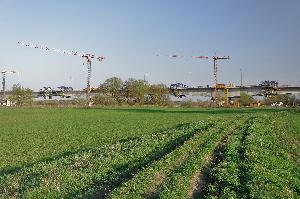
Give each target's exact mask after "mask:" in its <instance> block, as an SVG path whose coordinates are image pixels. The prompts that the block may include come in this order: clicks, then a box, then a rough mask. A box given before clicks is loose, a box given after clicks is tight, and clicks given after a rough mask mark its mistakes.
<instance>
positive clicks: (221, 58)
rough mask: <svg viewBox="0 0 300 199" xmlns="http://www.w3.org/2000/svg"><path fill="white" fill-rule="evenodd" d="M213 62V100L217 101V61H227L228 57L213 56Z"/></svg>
mask: <svg viewBox="0 0 300 199" xmlns="http://www.w3.org/2000/svg"><path fill="white" fill-rule="evenodd" d="M212 59H213V60H214V80H215V90H214V100H217V98H218V97H217V86H218V60H224V59H227V60H228V59H229V56H213V57H212Z"/></svg>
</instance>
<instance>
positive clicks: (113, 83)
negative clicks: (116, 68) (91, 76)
mask: <svg viewBox="0 0 300 199" xmlns="http://www.w3.org/2000/svg"><path fill="white" fill-rule="evenodd" d="M122 84H123V81H122V79H121V78H119V77H111V78H109V79H107V80H105V82H104V83H103V84H100V86H99V89H100V91H101V92H102V93H103V94H106V95H108V96H110V97H112V98H114V99H115V100H117V101H119V100H120V98H121V90H122Z"/></svg>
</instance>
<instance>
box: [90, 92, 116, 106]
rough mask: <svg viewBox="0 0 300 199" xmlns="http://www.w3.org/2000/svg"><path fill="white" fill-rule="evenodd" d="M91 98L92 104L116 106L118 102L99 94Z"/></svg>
mask: <svg viewBox="0 0 300 199" xmlns="http://www.w3.org/2000/svg"><path fill="white" fill-rule="evenodd" d="M92 100H93V104H94V105H102V106H116V105H118V104H119V103H118V102H117V100H116V99H114V98H112V97H108V96H104V95H101V94H98V95H95V96H93V98H92Z"/></svg>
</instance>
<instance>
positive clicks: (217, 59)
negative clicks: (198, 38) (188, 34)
mask: <svg viewBox="0 0 300 199" xmlns="http://www.w3.org/2000/svg"><path fill="white" fill-rule="evenodd" d="M157 56H159V55H157ZM169 57H171V58H179V57H184V56H182V55H178V54H171V55H169ZM191 57H192V58H195V59H208V58H209V57H208V56H202V55H198V56H191ZM212 59H213V61H214V73H213V78H214V83H215V89H214V94H213V100H216V99H217V86H218V61H219V60H224V59H229V56H213V57H212Z"/></svg>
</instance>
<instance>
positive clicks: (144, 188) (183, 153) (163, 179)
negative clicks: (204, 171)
mask: <svg viewBox="0 0 300 199" xmlns="http://www.w3.org/2000/svg"><path fill="white" fill-rule="evenodd" d="M237 121H239V120H235V121H227V122H219V123H218V125H217V126H216V127H215V128H212V129H209V130H208V131H206V132H203V133H199V134H196V135H194V136H193V137H192V138H191V139H190V140H188V141H186V142H185V143H184V145H182V146H181V147H178V148H177V149H176V150H174V151H172V153H170V154H168V155H167V156H165V157H164V158H162V159H160V160H159V161H157V162H153V164H151V165H150V166H149V167H147V168H145V169H144V170H143V171H141V172H140V173H138V174H137V175H136V176H135V177H134V178H132V180H130V181H128V182H126V183H124V184H123V185H122V186H121V187H119V188H118V189H116V190H114V191H113V193H112V194H111V195H110V197H111V198H157V197H159V198H185V197H187V196H188V194H189V192H190V189H191V186H192V185H191V183H192V182H191V180H190V179H191V177H192V176H193V175H194V173H195V171H196V170H199V169H201V167H202V166H203V164H205V159H206V158H207V157H208V156H210V155H211V152H212V151H213V149H214V148H215V147H216V143H217V142H218V141H219V140H220V139H221V138H222V137H223V136H225V135H226V134H228V133H229V132H231V131H233V130H234V129H235V128H236V125H237V123H238V122H237Z"/></svg>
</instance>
